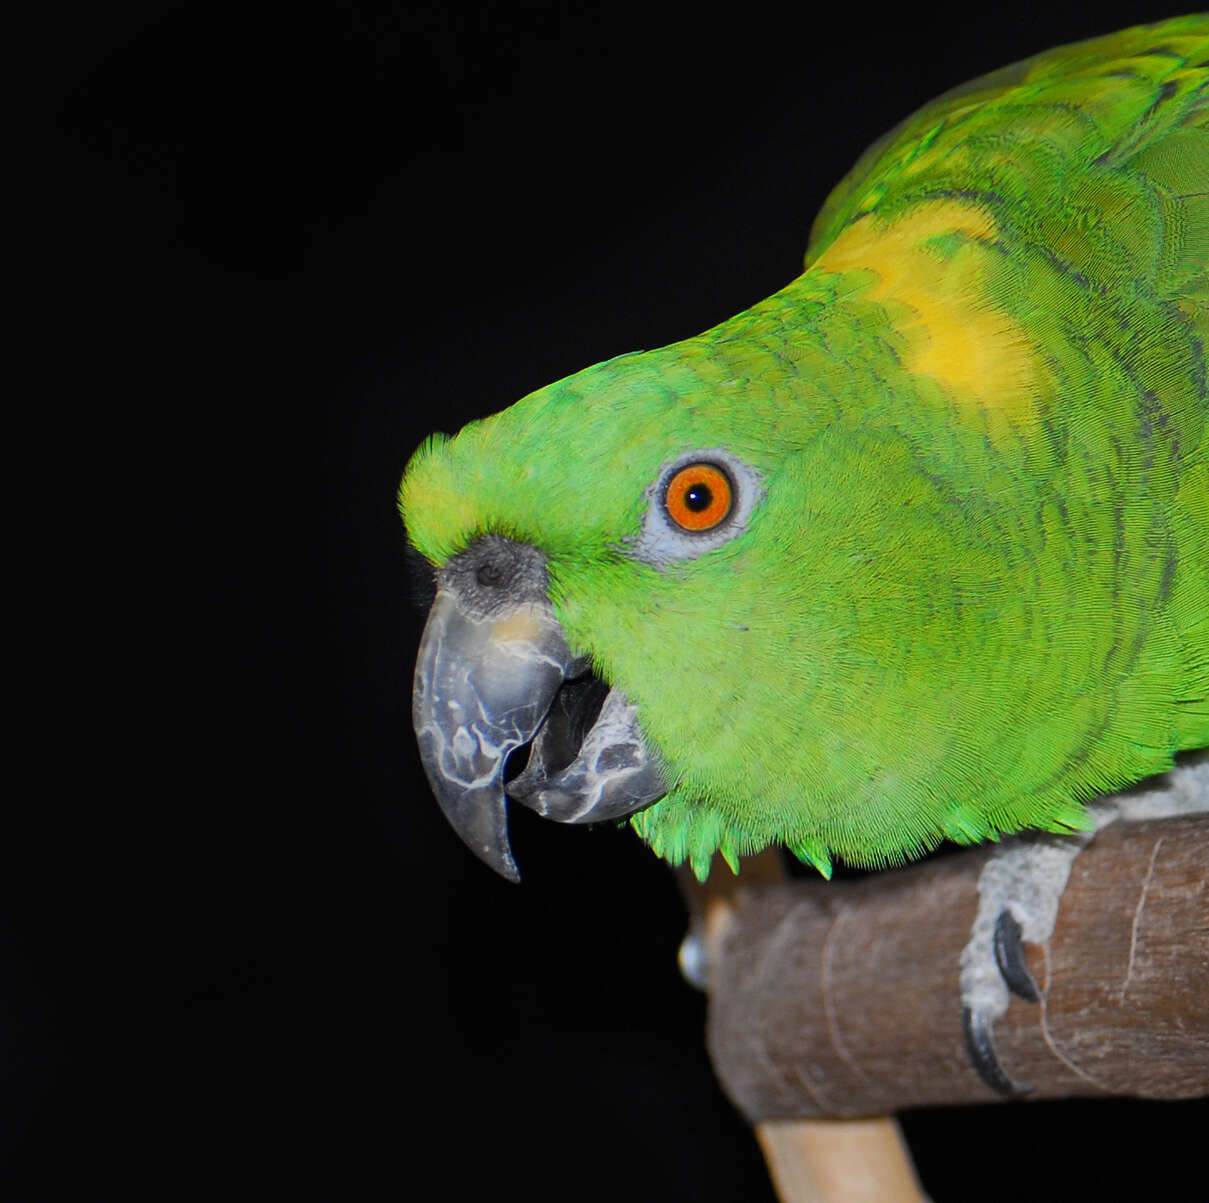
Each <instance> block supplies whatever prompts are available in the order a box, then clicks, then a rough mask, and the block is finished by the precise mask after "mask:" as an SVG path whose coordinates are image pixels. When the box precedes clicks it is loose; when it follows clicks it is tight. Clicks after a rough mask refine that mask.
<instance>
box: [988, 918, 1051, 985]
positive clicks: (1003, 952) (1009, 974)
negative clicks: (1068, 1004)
mask: <svg viewBox="0 0 1209 1203" xmlns="http://www.w3.org/2000/svg"><path fill="white" fill-rule="evenodd" d="M992 943H993V944H994V948H995V963H996V964H997V965H998V966H999V972H1000V973H1001V974H1003V980H1004V982H1005V983H1006V984H1007V988H1008V989H1009V990H1010V991H1011V992H1012V993H1013V994H1016V995H1019V996H1020V997H1021V998H1023V999H1026V1000H1027V1001H1028V1002H1034V1003H1035V1002H1040V1001H1041V991H1040V989H1038V987H1037V981H1036V979H1035V978H1034V977H1033V975H1032V974H1031V973H1030V972H1029V971H1028V966H1027V965H1026V964H1025V963H1024V948H1023V946H1022V945H1021V942H1020V924H1019V923H1017V922H1016V917H1015V916H1014V915H1013V914H1012V912H1011V911H1008V910H1003V911H1000V912H999V918H998V919H996V920H995V934H994V937H993V940H992Z"/></svg>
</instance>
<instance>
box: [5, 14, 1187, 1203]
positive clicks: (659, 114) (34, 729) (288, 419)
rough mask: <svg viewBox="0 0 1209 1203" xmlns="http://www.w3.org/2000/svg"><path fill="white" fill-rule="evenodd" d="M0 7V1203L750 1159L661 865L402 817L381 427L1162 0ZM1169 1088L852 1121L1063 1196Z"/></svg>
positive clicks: (467, 400) (421, 788) (576, 833)
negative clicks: (22, 380)
mask: <svg viewBox="0 0 1209 1203" xmlns="http://www.w3.org/2000/svg"><path fill="white" fill-rule="evenodd" d="M47 15H48V16H49V17H50V21H49V22H48V23H46V25H45V26H44V27H43V28H42V29H40V30H39V31H38V32H37V34H36V35H35V34H31V35H30V36H29V40H28V42H23V41H22V40H21V39H20V38H18V39H16V40H15V42H14V45H13V52H14V55H15V57H16V58H17V59H18V60H20V61H19V63H18V66H26V67H30V66H32V68H33V69H32V71H31V72H30V82H29V85H28V91H27V97H28V104H27V106H26V111H25V112H24V113H19V114H18V117H19V125H20V126H21V127H22V131H23V132H24V131H25V130H30V131H32V132H33V143H34V146H33V149H34V151H35V154H34V157H33V158H32V159H31V160H30V164H31V165H30V167H29V169H28V170H22V171H20V172H19V173H18V176H17V179H18V183H17V184H16V185H14V186H13V191H14V192H18V193H20V196H21V198H23V199H27V200H29V201H32V210H31V212H30V213H29V217H28V224H27V222H26V219H22V221H21V222H19V223H14V226H13V227H10V231H9V232H10V237H11V238H13V239H14V242H15V243H16V244H17V246H18V248H19V249H21V250H26V249H32V251H33V258H34V262H33V268H34V270H33V271H32V272H31V273H30V274H29V275H28V277H27V278H24V279H23V280H22V281H21V283H20V284H19V286H18V288H17V290H16V295H17V300H18V303H19V306H20V307H21V309H22V310H23V316H26V317H31V316H32V317H33V318H34V321H33V322H32V327H33V329H31V332H30V336H29V340H28V347H21V348H19V350H32V351H33V360H34V363H35V365H36V369H37V370H36V372H35V373H34V374H33V377H32V379H31V382H30V384H29V385H28V386H23V391H22V393H21V395H20V396H19V397H18V398H17V400H19V401H20V403H21V404H20V406H19V407H18V408H19V409H20V410H21V412H22V413H23V414H26V415H27V416H31V417H33V418H34V419H35V423H34V425H33V426H31V428H30V431H29V432H28V433H26V432H24V431H23V430H21V431H19V430H18V429H17V427H16V425H15V424H14V425H13V426H12V427H11V430H12V434H13V439H12V442H11V444H10V447H11V450H10V456H11V457H12V459H13V461H14V462H13V465H12V467H13V471H14V476H15V475H16V473H18V472H21V473H23V474H24V473H28V477H29V481H30V483H28V484H27V485H25V486H23V487H22V489H21V490H20V491H19V498H18V501H17V503H16V506H15V509H14V512H13V515H12V516H13V518H14V519H15V521H14V523H13V526H14V533H13V535H12V543H11V545H10V546H11V550H12V553H13V554H14V555H15V554H16V553H17V552H18V551H20V552H21V553H22V554H25V555H28V563H29V570H28V571H27V572H23V573H22V574H21V575H20V578H19V579H20V580H21V582H22V584H21V585H20V587H11V586H10V592H11V593H12V594H13V595H15V596H17V597H18V598H19V600H22V601H25V602H27V603H29V611H30V619H31V621H29V622H28V624H24V623H23V624H22V625H21V626H19V627H18V628H16V629H15V630H14V645H15V648H17V649H19V650H21V651H23V652H29V653H32V655H33V657H34V659H35V667H36V671H35V673H34V674H33V676H32V678H31V679H30V681H29V684H28V685H27V686H26V687H25V688H24V689H23V690H21V691H20V692H19V693H18V694H17V700H18V703H19V711H20V713H19V716H18V717H17V718H16V719H14V721H13V723H12V726H11V729H10V734H13V735H15V736H16V737H17V743H18V744H19V745H21V746H19V747H18V748H17V749H16V750H17V752H19V753H20V752H27V753H30V754H31V759H32V762H33V768H34V773H33V775H32V777H31V779H30V782H29V784H26V785H23V786H20V787H19V788H17V789H16V790H14V792H13V796H12V798H11V799H10V801H9V802H8V803H7V804H6V805H5V807H4V812H3V829H2V831H0V869H2V874H0V891H2V899H3V903H2V909H0V921H2V925H0V1058H2V1065H3V1069H2V1071H0V1073H2V1078H0V1109H2V1110H0V1167H2V1168H0V1198H4V1199H26V1198H31V1199H32V1198H88V1197H96V1195H97V1194H98V1193H106V1194H108V1193H110V1192H111V1191H113V1192H116V1191H120V1192H121V1194H122V1195H123V1196H125V1197H145V1196H146V1197H155V1198H168V1199H175V1198H181V1197H187V1196H190V1195H194V1194H196V1195H201V1196H205V1197H219V1196H220V1194H221V1195H223V1196H229V1195H234V1196H236V1197H239V1196H242V1195H244V1194H251V1193H252V1192H256V1193H257V1194H262V1195H268V1196H269V1197H276V1196H277V1195H279V1194H280V1195H283V1196H287V1197H288V1196H289V1195H298V1194H304V1195H305V1194H311V1193H314V1194H318V1195H323V1196H325V1197H345V1198H376V1197H379V1196H380V1195H381V1196H390V1197H409V1196H410V1195H412V1194H413V1193H416V1194H428V1193H429V1192H430V1191H432V1190H433V1189H434V1188H433V1187H432V1186H430V1185H427V1180H428V1178H429V1176H430V1175H435V1181H436V1183H437V1186H436V1188H435V1189H436V1190H439V1191H440V1193H441V1194H442V1195H443V1196H444V1197H448V1198H455V1199H461V1198H472V1197H479V1196H488V1195H489V1194H491V1193H492V1192H503V1191H505V1190H508V1191H510V1190H512V1189H517V1190H519V1191H520V1193H521V1195H522V1197H524V1198H528V1199H534V1200H537V1199H564V1198H579V1199H595V1198H606V1197H607V1198H613V1197H616V1196H618V1195H623V1194H625V1195H628V1196H629V1197H632V1198H638V1199H648V1198H649V1199H656V1198H658V1199H668V1200H671V1199H685V1200H712V1199H744V1200H763V1199H771V1197H772V1196H771V1191H770V1188H769V1187H768V1186H767V1182H766V1178H765V1176H764V1171H763V1168H762V1163H761V1160H760V1158H759V1154H758V1151H757V1149H756V1147H755V1144H754V1141H753V1140H752V1139H751V1137H750V1135H749V1133H748V1131H747V1130H746V1128H745V1127H744V1125H743V1124H742V1122H741V1121H740V1119H739V1118H738V1116H737V1115H736V1113H735V1112H734V1111H733V1110H732V1108H731V1107H730V1105H729V1104H728V1103H727V1101H726V1100H725V1098H724V1097H723V1096H722V1094H721V1092H720V1090H719V1089H718V1087H717V1085H716V1083H715V1081H714V1079H713V1076H712V1073H711V1070H710V1067H709V1064H708V1061H707V1059H706V1055H705V1052H704V1047H703V1022H704V1004H703V1001H702V999H701V998H700V997H699V996H698V995H696V994H695V993H694V992H693V991H691V990H690V989H689V988H688V987H687V986H685V985H684V984H683V983H682V981H681V979H680V977H679V975H678V973H677V970H676V966H675V952H676V947H677V944H678V942H679V940H680V937H681V935H682V931H683V923H684V919H683V912H682V908H681V903H680V900H679V896H678V893H677V890H676V888H675V884H674V881H673V879H672V877H671V875H670V874H669V873H668V872H667V871H666V869H665V868H664V867H663V866H662V865H661V864H660V863H658V862H657V861H656V860H655V859H654V858H653V857H652V856H651V855H650V853H649V852H648V851H646V850H645V849H644V848H643V847H642V846H641V845H640V844H639V842H638V841H637V840H636V839H635V838H634V837H633V836H632V835H630V834H629V833H628V832H625V831H617V830H611V829H608V830H581V829H573V828H563V827H557V826H555V825H548V824H543V823H541V822H540V821H538V820H536V819H534V818H533V817H532V816H530V815H529V814H528V813H527V812H524V811H523V810H522V811H519V812H517V811H514V815H513V820H512V826H513V833H514V839H513V843H514V849H515V851H516V854H517V857H518V860H519V862H520V865H521V869H522V872H523V874H524V877H525V882H524V884H523V885H522V886H521V887H515V886H511V885H508V884H507V883H505V882H503V881H500V880H497V879H495V878H494V877H493V876H492V874H491V873H490V872H489V871H488V870H487V869H486V868H485V867H483V866H482V865H480V864H478V863H477V862H476V861H474V860H473V859H472V858H471V857H470V855H469V854H468V853H467V852H465V851H464V850H463V848H462V847H461V845H460V844H459V843H458V841H457V840H456V838H455V837H454V835H453V834H452V833H451V832H450V831H449V830H447V829H446V827H445V825H444V821H443V819H442V818H441V816H440V814H439V812H438V810H437V807H436V805H435V803H434V802H433V801H432V798H431V796H430V795H429V793H428V791H427V789H426V787H425V785H424V783H423V779H422V776H421V773H420V769H419V765H418V762H417V758H416V753H415V748H414V743H413V739H412V735H411V730H410V719H409V708H410V698H409V694H410V676H411V669H412V663H413V659H414V653H415V644H416V640H417V638H418V630H419V624H418V620H417V617H416V616H415V614H413V613H412V612H411V610H410V609H409V607H408V603H407V598H406V571H405V568H404V565H403V559H402V536H401V529H400V526H399V523H398V520H397V516H396V514H395V512H394V497H393V494H394V489H395V486H396V484H397V480H398V477H399V475H400V473H401V471H402V468H403V465H404V464H405V462H406V460H407V458H408V456H409V455H410V453H411V452H412V450H413V449H414V447H415V446H416V444H417V443H418V441H419V440H420V439H421V438H422V437H423V435H424V434H425V433H427V432H428V431H429V430H431V429H434V428H439V429H444V430H447V431H452V430H455V429H457V428H458V427H459V426H460V425H462V423H464V422H465V421H467V420H469V419H471V418H473V417H476V416H480V415H483V414H486V413H489V412H492V411H494V410H496V409H500V408H502V407H504V406H506V405H508V404H509V403H510V402H512V401H513V400H515V399H516V398H518V397H520V396H522V395H523V394H525V393H526V392H529V391H531V390H532V389H534V388H536V387H539V386H540V385H542V384H545V383H547V382H549V381H551V380H553V379H555V378H557V377H560V376H563V375H566V374H568V373H570V372H573V371H575V370H577V369H578V368H580V367H583V366H586V365H587V364H589V363H593V362H595V361H598V360H600V359H604V358H607V357H609V356H611V355H615V354H618V353H621V352H623V351H630V350H635V349H639V348H646V347H653V346H658V345H660V344H663V343H666V342H669V341H672V340H675V339H678V338H682V337H685V336H687V335H691V334H694V333H696V332H698V331H699V330H701V329H704V328H705V327H707V326H710V325H712V324H714V323H716V322H718V321H720V320H722V319H724V318H726V317H728V316H730V315H731V314H732V313H734V312H737V311H739V310H741V309H743V308H746V307H747V306H748V305H750V304H752V303H753V302H755V301H756V300H758V299H760V298H762V297H763V296H765V295H767V294H768V293H769V292H771V291H773V290H774V289H776V288H778V287H780V286H781V285H782V284H784V283H786V282H787V281H788V280H789V279H790V278H791V277H792V276H793V275H795V274H796V272H797V270H798V268H799V265H800V262H801V255H802V252H803V250H804V247H805V244H806V236H807V231H808V228H809V223H810V220H811V218H812V216H813V214H814V212H815V211H816V210H817V208H818V206H819V204H820V202H821V201H822V199H823V197H824V196H825V194H826V192H827V190H828V189H829V188H830V186H831V185H832V184H833V183H834V182H835V181H836V180H838V178H839V177H840V176H841V175H842V173H843V172H844V170H845V169H846V168H847V166H848V165H849V164H850V163H851V161H852V160H853V159H854V158H855V156H856V155H857V153H858V152H859V151H860V150H861V149H862V148H863V147H864V146H865V145H866V144H867V143H868V142H870V141H871V140H872V139H873V138H874V137H876V136H877V135H878V134H879V133H881V132H882V131H883V130H884V129H885V128H887V127H888V126H890V125H891V124H893V123H894V122H896V121H897V120H899V119H900V118H901V117H903V116H904V115H906V114H907V113H908V112H910V111H911V110H912V109H914V108H915V107H917V106H918V105H920V104H922V103H923V102H925V101H927V100H928V99H930V98H931V97H932V96H933V95H935V94H936V93H938V92H940V91H942V90H944V89H945V88H947V87H949V86H951V85H953V84H956V83H959V82H962V81H963V80H965V79H967V78H969V77H971V76H974V75H976V74H979V73H981V72H983V71H985V70H989V69H992V68H994V67H998V66H1001V65H1003V64H1004V63H1006V62H1009V61H1012V60H1014V59H1017V58H1020V57H1024V56H1026V55H1028V54H1031V53H1034V52H1037V51H1040V50H1042V49H1045V48H1047V47H1048V46H1051V45H1054V44H1057V43H1061V42H1064V41H1071V40H1075V39H1078V38H1080V37H1085V36H1090V35H1093V34H1096V33H1103V32H1109V31H1111V30H1112V29H1114V28H1116V27H1119V26H1121V25H1125V24H1130V23H1132V22H1133V21H1136V20H1142V19H1149V18H1154V17H1157V16H1161V15H1166V13H1164V12H1163V11H1162V10H1148V9H1146V8H1145V6H1137V7H1133V8H1129V9H1126V8H1125V7H1124V6H1116V7H1115V8H1114V7H1112V6H1105V5H1098V6H1095V8H1094V9H1090V8H1089V9H1088V11H1080V10H1079V9H1077V8H1072V7H1069V6H1067V7H1062V8H1061V9H1059V7H1058V6H1053V7H1052V9H1050V10H1046V11H1031V12H1027V13H1024V12H1009V10H1007V9H1001V10H992V9H986V10H977V9H971V8H964V9H955V10H953V11H945V10H940V9H937V8H933V7H929V8H927V9H926V11H920V12H911V13H905V14H904V16H903V17H902V18H901V19H900V20H898V21H895V20H891V19H888V18H886V17H884V16H881V15H877V14H875V13H873V12H871V11H870V10H868V9H865V8H855V7H853V8H850V9H848V10H845V11H837V12H836V13H834V14H833V16H832V17H831V18H830V19H829V20H823V19H821V18H819V17H818V16H817V15H809V14H807V12H806V11H805V6H802V10H801V15H800V16H795V17H790V16H786V15H785V14H783V13H781V12H779V11H778V10H777V9H775V8H771V7H770V8H765V7H763V6H759V5H748V6H731V7H729V8H727V9H726V10H723V11H720V12H718V13H717V14H714V15H711V12H710V11H709V10H708V8H707V7H704V6H702V7H697V8H695V9H692V10H687V11H685V12H683V13H682V14H680V15H679V16H678V17H676V18H673V17H672V15H671V14H670V12H665V11H664V10H661V9H659V8H657V7H656V6H647V7H646V8H639V9H627V8H625V7H623V6H618V5H609V6H602V7H598V8H585V7H576V8H575V9H573V10H571V9H569V10H567V11H560V10H559V9H556V8H552V7H549V6H544V5H533V4H511V5H479V6H465V5H457V6H453V7H446V6H441V5H432V6H424V5H410V6H404V5H390V4H336V3H330V4H320V5H317V6H314V7H311V8H307V9H305V10H300V9H299V8H298V7H297V6H286V5H281V6H278V5H271V4H257V3H252V4H243V5H230V4H226V3H221V2H218V3H215V2H210V3H205V4H200V3H163V2H161V3H154V4H153V3H147V4H141V5H140V4H129V3H127V4H117V5H96V6H92V7H90V8H86V9H85V8H79V9H71V8H55V9H51V10H48V12H47ZM26 115H28V116H29V117H31V118H32V119H31V120H28V121H27V120H26ZM47 117H48V118H49V123H47V122H45V121H44V120H43V119H44V118H47ZM10 157H11V155H10ZM10 386H11V381H10ZM25 388H28V390H29V391H28V395H26V393H25V391H24V389H25ZM35 520H36V521H35ZM35 530H36V531H37V533H36V534H35V533H34V532H35ZM1205 1118H1206V1113H1205V1110H1204V1106H1203V1104H1201V1103H1196V1104H1182V1105H1167V1106H1161V1105H1143V1104H1129V1103H1095V1104H1085V1103H1079V1104H1062V1105H1033V1106H1026V1107H1010V1108H1009V1107H984V1108H973V1109H952V1110H942V1111H934V1112H928V1113H920V1114H916V1115H908V1116H906V1117H905V1119H904V1123H905V1127H906V1131H907V1134H908V1137H909V1139H910V1140H911V1142H912V1144H913V1147H914V1151H915V1153H916V1156H917V1160H918V1166H919V1169H920V1173H921V1175H922V1177H923V1180H924V1184H925V1186H926V1188H927V1189H928V1190H929V1191H930V1192H931V1193H932V1195H933V1197H934V1198H935V1199H936V1200H938V1201H940V1200H946V1199H962V1200H966V1199H972V1198H978V1199H984V1200H993V1199H1014V1198H1019V1197H1024V1196H1027V1197H1030V1198H1032V1199H1033V1200H1042V1199H1069V1198H1090V1197H1092V1196H1093V1195H1095V1196H1096V1197H1099V1198H1108V1199H1112V1198H1130V1197H1145V1196H1152V1195H1154V1194H1155V1193H1157V1192H1158V1191H1160V1190H1163V1189H1164V1188H1165V1187H1166V1185H1167V1184H1168V1183H1170V1182H1178V1181H1180V1180H1181V1179H1182V1178H1183V1176H1184V1175H1185V1174H1190V1175H1192V1180H1193V1181H1195V1180H1197V1178H1198V1176H1200V1175H1201V1170H1202V1164H1201V1158H1202V1149H1201V1147H1200V1143H1199V1142H1197V1141H1196V1140H1194V1139H1193V1133H1194V1132H1203V1131H1204V1122H1205Z"/></svg>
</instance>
